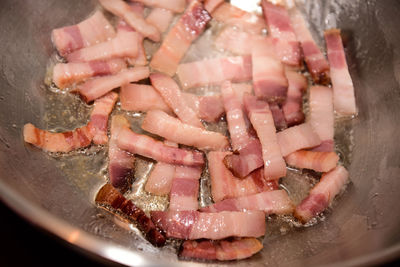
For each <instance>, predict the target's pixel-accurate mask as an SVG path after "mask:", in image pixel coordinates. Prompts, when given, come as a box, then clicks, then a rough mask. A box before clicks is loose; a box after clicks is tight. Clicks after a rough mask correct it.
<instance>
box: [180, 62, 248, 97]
mask: <svg viewBox="0 0 400 267" xmlns="http://www.w3.org/2000/svg"><path fill="white" fill-rule="evenodd" d="M251 71H252V68H251V57H250V56H237V57H225V58H213V59H205V60H201V61H194V62H190V63H184V64H179V66H178V69H177V75H178V77H179V80H180V82H181V84H182V87H183V88H184V89H189V88H192V87H198V86H203V85H215V84H220V83H221V82H223V81H226V80H229V81H233V82H245V81H248V80H251V77H252V73H251Z"/></svg>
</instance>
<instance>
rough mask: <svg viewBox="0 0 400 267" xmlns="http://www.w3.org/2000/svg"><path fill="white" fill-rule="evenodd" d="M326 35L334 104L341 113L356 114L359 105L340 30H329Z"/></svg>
mask: <svg viewBox="0 0 400 267" xmlns="http://www.w3.org/2000/svg"><path fill="white" fill-rule="evenodd" d="M324 36H325V42H326V48H327V50H328V51H327V52H328V60H329V64H330V65H331V80H332V87H333V106H334V108H335V111H336V112H337V113H339V114H341V115H355V114H356V113H357V107H356V99H355V96H354V86H353V81H352V80H351V76H350V73H349V68H348V66H347V62H346V55H345V53H344V48H343V44H342V38H341V36H340V30H338V29H330V30H327V31H325V33H324Z"/></svg>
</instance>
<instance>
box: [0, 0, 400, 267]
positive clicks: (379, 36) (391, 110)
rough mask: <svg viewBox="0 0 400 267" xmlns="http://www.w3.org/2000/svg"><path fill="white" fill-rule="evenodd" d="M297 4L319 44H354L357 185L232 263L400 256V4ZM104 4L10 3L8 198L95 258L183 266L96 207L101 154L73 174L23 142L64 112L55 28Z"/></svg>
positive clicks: (2, 86)
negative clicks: (331, 36)
mask: <svg viewBox="0 0 400 267" xmlns="http://www.w3.org/2000/svg"><path fill="white" fill-rule="evenodd" d="M298 2H299V3H303V4H304V6H303V10H302V11H304V12H305V13H306V14H308V15H309V21H310V23H311V29H312V30H313V33H314V34H316V36H322V31H321V30H322V29H324V28H328V27H332V26H337V27H339V28H341V29H343V33H344V35H345V36H346V37H347V38H346V43H347V54H348V55H349V56H348V62H349V66H350V72H351V75H352V77H353V80H354V84H355V87H356V97H357V104H358V108H359V116H358V118H356V119H355V120H353V121H352V122H351V123H348V126H349V127H350V126H351V127H352V128H353V131H354V133H353V136H354V144H355V146H354V148H353V151H352V154H351V161H352V164H351V166H350V174H351V176H350V177H351V181H352V184H351V185H350V186H349V188H348V189H347V191H346V192H345V194H344V195H343V196H342V197H341V198H340V200H339V201H338V202H337V203H336V205H335V207H334V212H333V213H332V214H328V215H327V216H326V218H325V220H324V221H323V222H321V223H319V224H318V225H316V226H314V227H310V228H303V229H295V230H292V231H288V233H287V234H285V235H282V236H279V237H276V236H273V235H271V236H269V235H267V236H266V238H265V240H264V246H265V248H264V250H263V251H262V253H260V254H258V255H256V256H255V257H253V258H251V259H249V260H246V261H240V262H235V263H227V264H228V265H231V264H235V265H238V266H259V265H271V266H300V265H307V266H308V265H334V266H366V265H372V264H377V263H382V262H386V261H388V260H390V259H394V258H397V257H400V227H399V226H400V216H399V215H400V205H399V204H398V201H399V200H400V197H399V193H398V192H400V179H399V176H400V153H399V151H400V142H399V141H398V136H400V127H399V126H398V122H399V121H400V105H399V103H400V86H399V83H400V35H399V34H398V27H399V25H400V16H399V14H400V2H399V1H396V0H385V1H378V0H377V1H369V0H367V1H365V0H354V1H347V0H332V1H317V0H314V1H311V0H310V1H298ZM95 6H96V1H80V0H70V1H60V0H25V1H23V0H3V1H1V2H0V25H1V27H0V40H1V41H0V46H1V51H0V59H1V60H0V63H1V71H0V110H1V112H0V166H1V173H0V193H1V195H0V196H1V199H2V200H3V201H4V202H5V203H7V204H8V205H9V206H10V207H12V208H13V209H14V210H16V211H17V212H18V213H19V214H21V215H22V216H24V217H25V218H26V219H28V220H29V221H31V222H32V223H34V224H36V225H38V226H40V227H42V228H44V229H46V230H48V231H50V232H51V233H53V234H55V235H57V236H59V237H61V238H62V239H64V240H65V241H66V242H68V243H70V244H72V245H75V246H77V247H78V248H81V249H82V250H83V251H86V252H89V253H91V254H92V255H97V256H100V257H103V258H106V259H109V260H113V261H116V262H119V263H124V264H127V265H135V266H150V265H160V264H162V265H166V264H169V265H174V266H175V265H177V264H178V263H179V262H178V260H177V258H176V253H175V250H174V249H173V247H172V246H167V247H165V248H163V249H160V250H159V249H155V248H153V247H152V246H151V245H149V244H148V243H147V242H145V241H144V240H143V239H142V238H141V237H140V236H139V235H136V234H135V231H134V230H131V229H126V228H124V227H120V226H118V225H116V222H117V221H116V220H115V219H114V217H113V216H112V215H110V214H108V213H107V212H105V211H103V210H99V209H98V208H96V206H95V205H94V203H93V198H94V194H95V192H96V190H97V189H98V187H99V186H100V185H101V184H103V183H104V181H105V180H104V177H103V176H102V166H104V162H103V158H104V155H103V154H102V153H103V152H101V151H87V153H91V155H92V156H91V157H90V159H87V157H86V161H85V159H84V157H83V156H82V157H79V155H78V156H76V157H75V158H76V160H75V161H73V162H71V164H74V166H77V165H79V166H86V165H88V164H89V163H91V164H92V165H93V166H94V167H93V170H91V171H87V170H86V171H83V172H82V173H81V175H76V173H75V175H73V174H71V173H69V172H68V171H67V170H68V168H69V166H61V165H62V164H63V163H62V162H63V161H62V160H60V158H59V157H51V156H49V155H47V154H45V153H43V152H41V151H39V150H37V149H32V147H30V146H27V145H25V144H24V142H23V139H22V126H23V125H24V123H27V122H32V123H34V124H36V125H38V126H39V127H43V128H45V127H54V125H52V123H55V122H56V121H57V116H58V115H59V114H57V112H54V114H50V115H52V116H50V115H49V113H48V112H49V110H54V109H52V107H51V106H48V104H47V103H46V102H45V100H46V99H47V98H48V97H49V95H50V96H51V93H49V92H48V89H47V88H46V87H45V86H44V83H43V78H44V77H45V74H46V64H47V63H48V59H49V57H50V56H51V55H52V53H53V48H52V45H51V40H50V32H51V30H52V29H53V28H56V27H60V26H64V25H67V24H73V23H77V22H79V21H80V20H82V19H83V18H85V17H86V16H87V15H88V14H89V13H90V12H92V10H93V9H94V7H95ZM320 40H321V41H322V39H320ZM68 97H69V96H65V98H66V99H68ZM68 101H71V100H70V99H69V100H68ZM72 101H73V100H72ZM60 102H62V100H60ZM61 107H62V106H61ZM85 109H87V107H85V106H84V107H80V106H77V108H76V113H77V114H75V115H77V117H78V119H79V120H82V121H84V120H85V115H82V114H85V112H83V111H85ZM60 112H62V111H60ZM45 115H46V116H47V119H46V120H43V118H44V117H45ZM64 126H65V127H68V124H67V125H64ZM180 264H182V265H202V263H190V262H182V263H180ZM212 265H214V264H210V266H212Z"/></svg>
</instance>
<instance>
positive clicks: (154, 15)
mask: <svg viewBox="0 0 400 267" xmlns="http://www.w3.org/2000/svg"><path fill="white" fill-rule="evenodd" d="M173 18H174V13H173V12H172V11H171V10H168V9H164V8H153V9H152V10H151V11H150V14H149V15H148V16H147V17H146V22H147V23H150V24H151V25H153V26H155V27H156V28H157V29H158V30H159V31H160V33H164V32H165V31H166V30H167V29H168V27H169V25H170V24H171V21H172V19H173Z"/></svg>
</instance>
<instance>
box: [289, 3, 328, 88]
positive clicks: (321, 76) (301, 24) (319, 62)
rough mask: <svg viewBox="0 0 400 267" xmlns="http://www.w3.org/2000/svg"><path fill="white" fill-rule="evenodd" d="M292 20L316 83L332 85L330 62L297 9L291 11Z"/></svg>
mask: <svg viewBox="0 0 400 267" xmlns="http://www.w3.org/2000/svg"><path fill="white" fill-rule="evenodd" d="M290 18H291V20H292V26H293V29H294V32H295V33H296V37H297V40H299V42H300V44H301V48H302V51H303V56H304V60H305V62H306V64H307V68H308V71H309V72H310V74H311V77H312V79H313V81H314V83H316V84H324V85H328V84H329V83H330V75H329V64H328V61H327V60H326V58H325V56H324V55H323V54H322V52H321V49H320V48H319V47H318V45H317V44H316V43H315V41H314V39H313V37H312V35H311V33H310V30H309V29H308V27H307V25H306V22H305V21H304V18H303V16H302V15H301V13H300V12H299V11H298V10H297V8H292V9H291V10H290Z"/></svg>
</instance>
